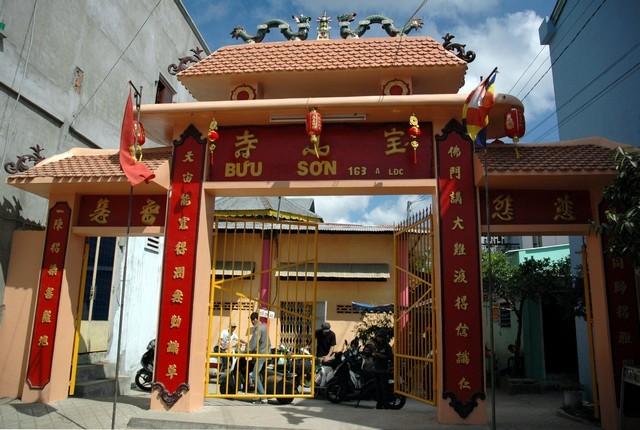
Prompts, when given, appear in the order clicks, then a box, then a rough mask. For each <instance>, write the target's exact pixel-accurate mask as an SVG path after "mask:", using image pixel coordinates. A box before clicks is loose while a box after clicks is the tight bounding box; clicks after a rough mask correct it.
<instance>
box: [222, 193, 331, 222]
mask: <svg viewBox="0 0 640 430" xmlns="http://www.w3.org/2000/svg"><path fill="white" fill-rule="evenodd" d="M215 208H216V212H219V213H223V214H230V215H232V216H243V215H244V216H251V215H263V216H271V215H273V216H278V212H279V213H280V215H287V214H289V215H294V216H295V215H299V216H301V217H302V218H303V219H316V220H320V221H322V218H321V217H320V216H319V215H318V214H316V213H315V212H312V211H310V210H309V209H307V208H305V207H303V206H300V205H299V204H298V203H297V202H296V199H288V198H286V197H283V198H282V199H280V200H279V199H278V197H218V198H216V206H215ZM283 218H287V219H289V218H291V217H286V216H283Z"/></svg>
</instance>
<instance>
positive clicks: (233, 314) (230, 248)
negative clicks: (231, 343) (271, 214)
mask: <svg viewBox="0 0 640 430" xmlns="http://www.w3.org/2000/svg"><path fill="white" fill-rule="evenodd" d="M314 248H315V241H314V238H313V236H312V235H296V234H287V233H286V232H283V233H281V235H280V236H279V240H278V254H277V259H278V262H279V263H280V264H284V263H298V264H299V263H302V262H304V261H313V256H314ZM317 250H318V256H317V261H318V263H368V264H387V265H388V267H389V273H390V274H392V273H393V235H392V234H391V232H385V233H377V234H369V233H367V234H335V233H331V234H329V233H326V232H320V233H319V234H318V244H317ZM261 253H262V239H261V235H260V233H259V232H247V233H240V232H238V233H236V234H233V233H224V232H223V231H222V230H220V231H219V232H218V241H217V244H216V254H215V261H224V260H227V261H236V262H252V263H255V271H254V276H252V277H251V278H248V279H242V280H236V281H232V282H230V281H228V280H226V281H225V282H224V283H223V284H222V285H224V289H223V290H220V289H214V291H215V293H214V294H215V296H214V302H219V301H221V302H237V301H245V300H249V299H250V298H253V299H257V298H259V295H260V273H261V271H262V270H263V268H262V267H261V263H262V256H261ZM391 276H393V275H391ZM271 279H272V281H271V282H272V284H271V294H270V303H271V304H272V305H273V306H269V308H270V310H273V311H274V312H275V315H276V319H275V320H270V321H269V334H270V338H271V344H272V346H274V347H275V346H277V344H278V343H279V338H278V337H277V334H276V332H277V328H278V327H280V315H281V312H280V309H279V308H278V305H279V304H280V303H281V302H286V301H291V302H313V301H314V298H313V282H312V280H302V279H299V280H298V281H293V280H286V281H285V280H280V279H277V278H274V277H273V276H272V278H271ZM315 301H316V302H326V316H327V321H328V322H329V323H331V327H332V329H333V331H334V332H335V333H336V340H337V344H338V347H339V348H340V347H341V346H342V344H343V342H344V341H345V340H347V341H350V340H351V339H353V338H354V337H355V330H354V329H355V325H356V323H357V322H358V321H359V320H360V314H359V313H344V312H339V311H338V306H339V305H343V306H347V307H348V306H350V305H351V302H352V301H356V302H364V303H371V304H388V303H393V302H394V289H393V282H392V278H389V279H387V280H385V281H375V282H363V281H357V282H354V281H348V280H344V281H323V280H321V281H318V284H317V292H316V298H315ZM256 309H257V304H256V302H255V301H252V302H251V303H250V306H246V305H245V306H238V308H237V309H232V310H230V311H229V309H228V308H226V309H225V308H223V309H220V307H217V308H215V309H214V313H213V314H214V318H213V320H212V322H211V330H212V344H211V346H212V347H213V346H215V345H216V344H217V342H218V338H219V334H220V332H221V331H222V330H223V329H225V328H227V327H228V325H229V321H230V320H232V321H234V322H236V323H237V324H238V329H237V333H238V336H239V337H240V338H241V339H243V338H244V339H246V340H248V337H249V336H248V329H249V328H250V327H249V326H250V324H249V319H248V318H249V314H250V313H251V312H252V311H254V310H256ZM309 321H313V318H312V316H311V315H309Z"/></svg>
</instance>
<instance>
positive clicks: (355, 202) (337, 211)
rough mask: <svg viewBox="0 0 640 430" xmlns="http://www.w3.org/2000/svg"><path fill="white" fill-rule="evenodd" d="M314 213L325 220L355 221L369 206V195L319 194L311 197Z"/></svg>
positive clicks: (349, 222)
mask: <svg viewBox="0 0 640 430" xmlns="http://www.w3.org/2000/svg"><path fill="white" fill-rule="evenodd" d="M312 198H313V199H314V200H315V203H316V213H317V214H318V215H320V216H321V217H322V218H323V219H324V221H325V222H337V223H347V224H353V223H356V222H357V221H356V220H357V217H358V216H360V214H361V213H363V212H364V211H365V210H366V209H367V207H368V206H369V200H370V199H371V197H370V196H319V197H312Z"/></svg>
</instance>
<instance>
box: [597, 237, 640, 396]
mask: <svg viewBox="0 0 640 430" xmlns="http://www.w3.org/2000/svg"><path fill="white" fill-rule="evenodd" d="M603 242H604V243H606V238H603ZM604 270H605V282H606V289H607V305H608V310H609V333H610V336H611V357H612V359H613V376H614V379H615V383H616V395H617V396H618V397H619V395H618V394H619V393H620V376H621V373H622V367H623V366H625V365H629V366H630V365H636V366H637V365H639V364H640V327H639V326H638V305H637V303H638V301H637V296H636V281H635V271H634V268H633V260H632V259H631V258H616V257H613V256H611V255H606V256H605V260H604ZM617 401H618V402H620V399H619V398H618V399H617Z"/></svg>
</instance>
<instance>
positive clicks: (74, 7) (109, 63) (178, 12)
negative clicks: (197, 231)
mask: <svg viewBox="0 0 640 430" xmlns="http://www.w3.org/2000/svg"><path fill="white" fill-rule="evenodd" d="M0 22H1V23H3V27H2V28H1V29H0V147H1V148H2V151H1V152H2V162H1V163H0V165H2V166H3V170H2V172H1V173H0V175H2V181H1V183H0V194H1V195H2V205H1V206H0V270H1V272H2V273H1V274H0V298H1V297H2V291H3V290H4V283H5V279H6V273H7V271H6V269H7V265H8V262H9V252H10V249H11V238H12V235H13V232H14V231H15V230H24V229H42V228H43V226H44V223H45V218H46V213H47V201H46V199H42V198H38V197H36V196H34V195H33V194H28V193H25V192H23V191H21V190H17V189H15V188H13V187H9V186H7V185H5V181H4V178H5V177H6V176H8V175H9V174H12V173H16V172H21V171H24V170H26V169H27V168H28V167H31V166H33V165H34V164H35V163H36V162H38V161H40V160H42V159H44V158H47V157H51V156H52V155H54V154H60V153H62V152H65V151H67V150H68V149H70V148H92V149H99V148H103V149H109V148H117V147H118V146H119V144H120V126H121V123H122V112H123V108H124V102H125V100H126V96H127V93H128V92H129V91H130V88H129V86H128V84H127V81H129V80H131V82H132V83H133V84H134V85H135V86H136V87H138V88H140V87H142V102H143V103H153V102H154V101H155V102H156V103H171V102H187V101H192V100H193V97H192V96H191V95H190V94H189V92H188V91H187V90H186V88H185V87H183V86H182V85H181V84H180V83H179V82H178V80H177V79H176V78H175V76H174V75H172V74H170V73H169V69H168V66H169V65H171V64H176V63H179V60H178V58H179V57H183V56H185V55H189V50H190V49H195V48H201V49H202V50H204V52H205V53H206V54H208V53H209V48H208V46H207V44H206V42H205V40H204V39H203V38H202V36H201V35H200V33H199V31H198V29H197V28H196V27H195V25H194V23H193V21H192V19H191V17H190V16H189V14H188V13H187V11H186V9H185V7H184V5H183V4H182V1H181V0H175V1H168V2H167V1H163V2H157V1H155V0H145V1H137V2H133V3H132V2H129V1H125V0H117V1H110V2H108V4H106V3H104V2H100V1H75V0H72V1H66V2H43V1H38V0H29V1H11V0H9V1H5V2H4V3H3V6H2V8H1V9H0ZM147 144H148V145H151V146H153V144H154V143H153V142H152V141H151V140H150V139H149V140H148V143H147ZM143 242H144V241H143ZM109 247H110V249H114V244H110V245H109ZM140 247H141V249H143V248H144V243H141V245H140ZM96 294H98V296H101V294H103V293H96ZM101 297H102V296H101ZM105 303H106V302H105ZM106 304H107V305H108V303H106ZM96 306H98V305H97V302H96ZM104 312H108V308H107V309H106V310H103V311H98V312H97V313H96V316H97V315H103V314H104ZM0 318H1V316H0Z"/></svg>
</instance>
